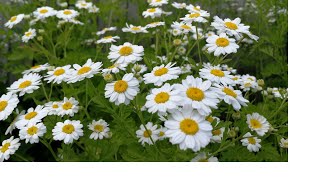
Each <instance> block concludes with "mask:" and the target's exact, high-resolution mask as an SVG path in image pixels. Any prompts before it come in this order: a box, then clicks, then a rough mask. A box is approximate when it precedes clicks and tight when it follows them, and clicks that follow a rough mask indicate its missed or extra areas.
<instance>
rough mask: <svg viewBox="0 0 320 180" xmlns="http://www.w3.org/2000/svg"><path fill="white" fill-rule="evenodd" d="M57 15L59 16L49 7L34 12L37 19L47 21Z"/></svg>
mask: <svg viewBox="0 0 320 180" xmlns="http://www.w3.org/2000/svg"><path fill="white" fill-rule="evenodd" d="M56 14H57V11H56V10H54V9H53V8H52V7H48V6H43V7H39V8H37V9H36V10H35V11H34V12H33V15H34V16H35V17H36V18H37V19H45V18H47V17H50V16H55V15H56Z"/></svg>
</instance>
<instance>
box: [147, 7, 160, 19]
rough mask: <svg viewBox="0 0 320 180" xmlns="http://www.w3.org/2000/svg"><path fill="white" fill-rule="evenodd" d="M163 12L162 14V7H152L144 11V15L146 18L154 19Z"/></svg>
mask: <svg viewBox="0 0 320 180" xmlns="http://www.w3.org/2000/svg"><path fill="white" fill-rule="evenodd" d="M161 14H162V9H161V8H150V9H147V10H146V11H143V12H142V16H143V17H144V18H147V17H151V18H152V19H154V18H155V17H161Z"/></svg>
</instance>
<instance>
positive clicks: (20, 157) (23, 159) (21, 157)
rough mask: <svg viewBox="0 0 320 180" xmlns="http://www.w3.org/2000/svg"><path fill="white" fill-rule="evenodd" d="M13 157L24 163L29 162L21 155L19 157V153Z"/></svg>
mask: <svg viewBox="0 0 320 180" xmlns="http://www.w3.org/2000/svg"><path fill="white" fill-rule="evenodd" d="M14 155H15V156H17V157H18V158H19V159H21V160H22V161H24V162H30V161H29V160H28V159H26V158H25V157H23V156H22V155H20V154H19V153H15V154H14Z"/></svg>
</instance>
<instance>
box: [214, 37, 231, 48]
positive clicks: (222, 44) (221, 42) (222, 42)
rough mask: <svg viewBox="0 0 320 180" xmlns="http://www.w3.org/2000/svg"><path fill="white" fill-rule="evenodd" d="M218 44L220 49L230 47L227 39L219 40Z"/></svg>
mask: <svg viewBox="0 0 320 180" xmlns="http://www.w3.org/2000/svg"><path fill="white" fill-rule="evenodd" d="M216 44H217V46H219V47H226V46H228V45H229V40H228V39H226V38H218V39H217V40H216Z"/></svg>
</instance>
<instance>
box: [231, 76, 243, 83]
mask: <svg viewBox="0 0 320 180" xmlns="http://www.w3.org/2000/svg"><path fill="white" fill-rule="evenodd" d="M231 79H232V80H233V82H234V84H238V85H241V84H243V80H242V79H241V75H235V76H232V78H231Z"/></svg>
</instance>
